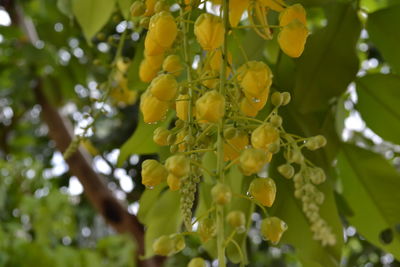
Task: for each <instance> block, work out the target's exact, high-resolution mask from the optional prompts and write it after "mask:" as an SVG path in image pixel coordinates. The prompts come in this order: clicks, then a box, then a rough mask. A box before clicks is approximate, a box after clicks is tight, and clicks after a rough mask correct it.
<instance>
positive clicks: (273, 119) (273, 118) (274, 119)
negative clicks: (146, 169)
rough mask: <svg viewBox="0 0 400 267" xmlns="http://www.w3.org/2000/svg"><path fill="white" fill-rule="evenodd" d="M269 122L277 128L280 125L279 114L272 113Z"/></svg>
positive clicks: (280, 118)
mask: <svg viewBox="0 0 400 267" xmlns="http://www.w3.org/2000/svg"><path fill="white" fill-rule="evenodd" d="M270 122H271V124H272V125H273V126H274V127H277V128H278V127H280V126H281V125H282V117H281V116H279V115H273V116H271V119H270Z"/></svg>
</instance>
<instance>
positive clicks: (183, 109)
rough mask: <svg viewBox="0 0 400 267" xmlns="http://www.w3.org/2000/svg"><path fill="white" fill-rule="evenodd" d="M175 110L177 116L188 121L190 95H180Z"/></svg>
mask: <svg viewBox="0 0 400 267" xmlns="http://www.w3.org/2000/svg"><path fill="white" fill-rule="evenodd" d="M175 108H176V116H177V117H178V118H179V119H181V120H183V121H187V120H188V111H189V95H188V94H184V95H178V97H177V98H176V103H175Z"/></svg>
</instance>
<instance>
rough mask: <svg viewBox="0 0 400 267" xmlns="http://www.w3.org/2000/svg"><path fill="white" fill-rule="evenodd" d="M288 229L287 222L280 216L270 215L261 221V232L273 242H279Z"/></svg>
mask: <svg viewBox="0 0 400 267" xmlns="http://www.w3.org/2000/svg"><path fill="white" fill-rule="evenodd" d="M286 230H287V225H286V223H285V222H284V221H282V220H281V219H279V218H278V217H268V218H266V219H264V220H262V221H261V234H262V236H263V237H264V238H265V239H267V240H269V241H271V242H272V244H278V242H279V241H280V240H281V237H282V235H283V233H284V232H285V231H286Z"/></svg>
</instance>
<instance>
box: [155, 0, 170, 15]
mask: <svg viewBox="0 0 400 267" xmlns="http://www.w3.org/2000/svg"><path fill="white" fill-rule="evenodd" d="M154 11H155V12H156V13H159V12H161V11H169V5H168V3H167V2H166V1H164V0H158V1H157V3H156V5H155V6H154Z"/></svg>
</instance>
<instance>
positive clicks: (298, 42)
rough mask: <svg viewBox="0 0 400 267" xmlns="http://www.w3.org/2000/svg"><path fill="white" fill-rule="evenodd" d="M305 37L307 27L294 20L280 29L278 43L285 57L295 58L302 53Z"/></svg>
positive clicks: (306, 35)
mask: <svg viewBox="0 0 400 267" xmlns="http://www.w3.org/2000/svg"><path fill="white" fill-rule="evenodd" d="M307 37H308V30H307V27H306V26H304V24H303V23H301V22H300V21H298V20H297V19H295V20H293V21H292V22H290V23H289V24H288V25H286V26H284V27H283V28H282V29H281V31H280V33H279V35H278V43H279V46H280V48H281V49H282V51H283V52H284V53H285V54H286V55H288V56H290V57H295V58H296V57H299V56H301V54H302V53H303V51H304V46H305V44H306V40H307Z"/></svg>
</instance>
